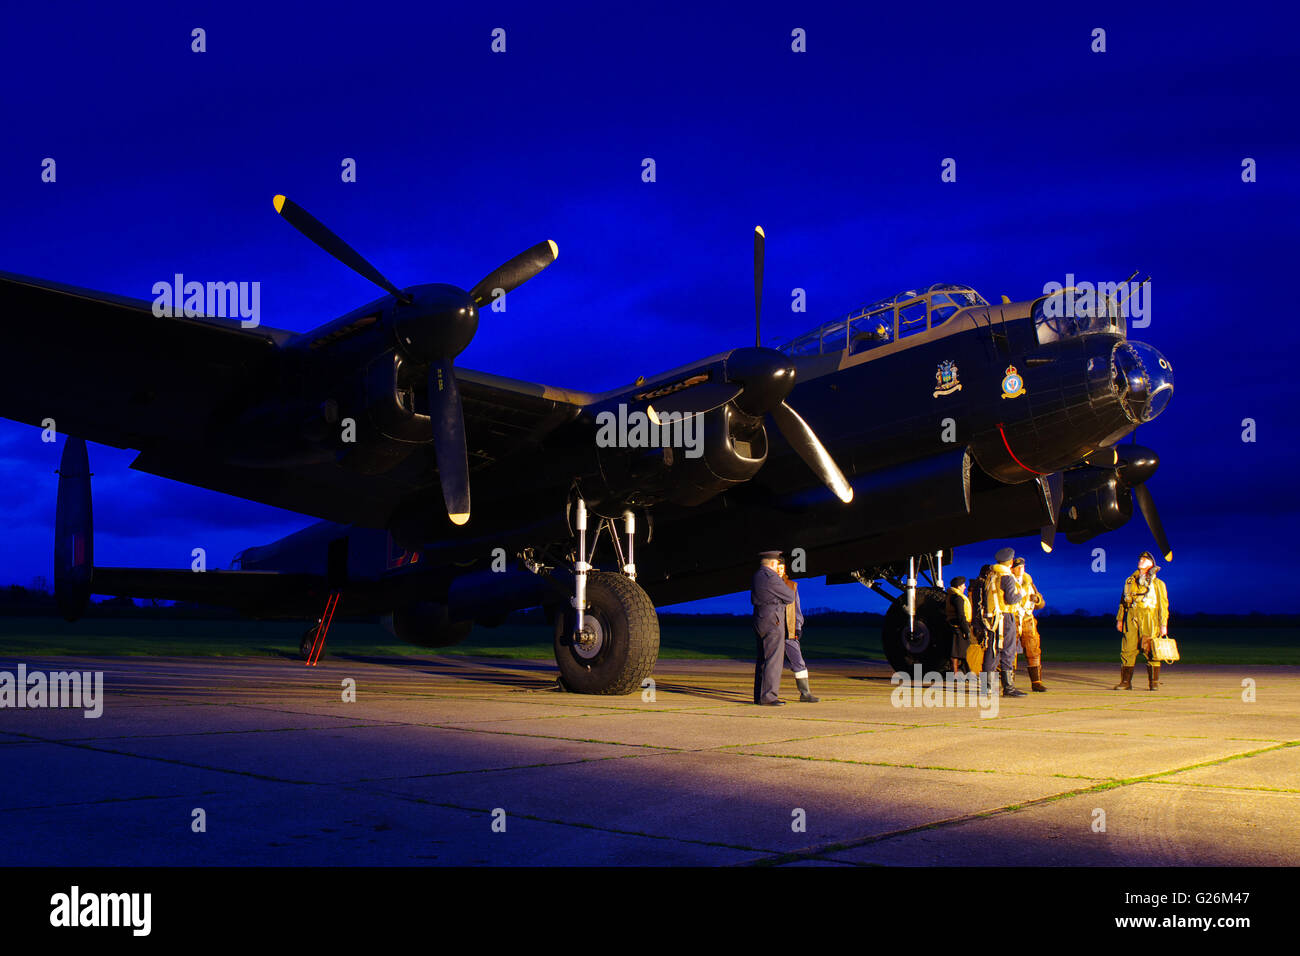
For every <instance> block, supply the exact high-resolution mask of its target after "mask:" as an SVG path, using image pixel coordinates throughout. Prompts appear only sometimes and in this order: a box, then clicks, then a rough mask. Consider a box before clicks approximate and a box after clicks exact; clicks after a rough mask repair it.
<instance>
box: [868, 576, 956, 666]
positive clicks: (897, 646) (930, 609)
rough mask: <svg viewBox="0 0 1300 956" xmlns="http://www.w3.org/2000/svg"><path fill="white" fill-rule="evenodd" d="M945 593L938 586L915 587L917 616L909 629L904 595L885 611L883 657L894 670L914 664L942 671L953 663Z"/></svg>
mask: <svg viewBox="0 0 1300 956" xmlns="http://www.w3.org/2000/svg"><path fill="white" fill-rule="evenodd" d="M944 600H945V599H944V593H943V591H941V590H939V588H917V589H916V617H915V622H914V627H913V629H912V631H911V632H909V631H908V629H907V605H906V604H905V603H904V599H900V600H899V601H898V603H896V604H893V605H891V606H890V608H889V610H888V611H887V612H886V613H885V626H884V628H883V629H882V636H883V638H884V645H885V657H886V658H887V659H888V660H889V663H890V666H891V667H893V668H894V670H896V671H906V672H907V673H909V674H910V673H911V672H912V668H913V667H915V666H916V665H917V664H920V665H921V671H922V672H926V671H938V672H939V673H944V672H946V671H947V670H948V668H949V667H950V666H951V664H952V659H951V656H950V655H951V653H952V638H951V636H950V633H951V632H950V630H949V628H948V619H947V617H945V615H944Z"/></svg>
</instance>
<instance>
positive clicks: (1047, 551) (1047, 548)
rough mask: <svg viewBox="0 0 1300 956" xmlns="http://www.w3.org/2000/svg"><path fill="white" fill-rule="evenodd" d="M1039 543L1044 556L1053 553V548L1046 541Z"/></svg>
mask: <svg viewBox="0 0 1300 956" xmlns="http://www.w3.org/2000/svg"><path fill="white" fill-rule="evenodd" d="M1038 543H1039V544H1040V545H1042V547H1043V554H1051V553H1052V546H1051V545H1050V544H1048V543H1047V542H1046V541H1040V542H1038Z"/></svg>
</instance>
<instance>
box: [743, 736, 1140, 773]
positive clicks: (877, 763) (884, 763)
mask: <svg viewBox="0 0 1300 956" xmlns="http://www.w3.org/2000/svg"><path fill="white" fill-rule="evenodd" d="M727 746H728V747H746V746H751V745H749V744H728V745H727ZM753 746H761V745H757V744H755V745H753ZM736 756H738V757H763V758H769V759H776V760H807V761H809V762H812V763H843V764H850V765H853V766H859V767H889V768H891V769H894V770H940V771H948V772H951V773H992V774H1000V775H1008V776H1017V777H1058V778H1061V779H1063V780H1097V781H1107V780H1113V779H1116V778H1114V777H1095V776H1092V775H1091V774H1086V773H1035V772H1034V771H1032V770H1008V769H1006V768H1004V767H987V768H985V767H944V766H940V765H938V764H934V765H930V764H917V763H893V762H891V761H888V760H850V759H849V758H847V757H810V756H807V755H804V754H769V753H755V752H753V751H739V752H737V753H736Z"/></svg>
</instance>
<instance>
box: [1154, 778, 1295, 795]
mask: <svg viewBox="0 0 1300 956" xmlns="http://www.w3.org/2000/svg"><path fill="white" fill-rule="evenodd" d="M1151 782H1152V783H1154V784H1158V785H1160V786H1162V787H1200V788H1202V789H1206V790H1226V791H1228V792H1232V791H1236V790H1245V791H1250V792H1258V793H1290V794H1297V795H1300V787H1261V786H1251V785H1248V784H1244V783H1243V784H1239V785H1236V784H1231V783H1200V782H1199V781H1196V780H1152V781H1151Z"/></svg>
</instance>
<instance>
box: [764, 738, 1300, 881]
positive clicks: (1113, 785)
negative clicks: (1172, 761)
mask: <svg viewBox="0 0 1300 956" xmlns="http://www.w3.org/2000/svg"><path fill="white" fill-rule="evenodd" d="M1297 744H1300V741H1297V742H1292V743H1285V744H1279V745H1277V746H1275V747H1263V748H1261V749H1259V750H1253V751H1248V752H1246V753H1240V754H1230V755H1229V756H1227V757H1220V758H1217V759H1215V760H1205V761H1201V762H1199V763H1194V764H1189V765H1187V766H1185V767H1175V768H1173V769H1170V770H1159V771H1155V772H1153V773H1149V774H1143V775H1140V776H1137V777H1127V778H1118V779H1114V780H1107V781H1103V782H1101V783H1098V784H1095V785H1093V786H1091V787H1080V788H1078V789H1075V790H1067V791H1063V792H1061V793H1055V794H1048V795H1047V796H1045V797H1036V798H1034V799H1032V800H1026V801H1023V802H1021V803H1016V804H1008V805H1006V806H1002V807H997V808H994V809H990V810H980V811H975V812H972V813H965V814H961V815H960V816H956V817H950V818H948V819H945V820H934V821H931V822H929V823H924V824H917V825H915V826H910V827H902V828H899V829H897V830H890V831H887V832H885V833H878V834H873V835H871V836H867V837H862V838H860V839H857V840H850V841H837V842H835V843H829V844H821V845H820V846H814V847H808V848H806V849H803V850H792V851H789V852H786V853H782V854H779V855H777V856H775V857H773V858H771V859H765V860H756V861H753V862H752V863H749V864H747V865H750V866H770V865H779V864H782V863H790V862H794V861H796V860H806V859H814V858H817V857H822V856H826V855H828V854H833V853H839V852H842V851H844V850H852V849H856V848H858V847H860V846H868V845H870V844H872V843H881V842H883V841H885V840H891V839H894V838H895V837H900V836H907V835H910V834H912V833H920V832H922V831H925V830H937V829H939V828H941V827H951V826H956V825H958V824H961V823H968V822H970V821H972V820H982V819H988V818H992V817H996V816H1005V815H1008V814H1013V813H1019V812H1020V811H1021V810H1028V809H1032V808H1034V807H1038V806H1042V805H1044V804H1048V803H1054V802H1056V801H1058V800H1065V799H1068V798H1070V797H1079V796H1086V795H1087V794H1089V793H1103V792H1106V791H1109V790H1118V789H1120V788H1122V787H1131V786H1134V785H1136V784H1141V783H1155V782H1160V781H1158V780H1157V778H1160V777H1167V776H1170V775H1172V774H1177V773H1184V772H1186V771H1188V770H1197V769H1200V768H1202V767H1212V766H1215V765H1216V764H1221V763H1227V762H1229V761H1232V760H1241V759H1243V758H1247V757H1254V756H1257V755H1259V754H1263V753H1270V752H1272V751H1275V750H1283V749H1286V748H1288V747H1294V746H1296V745H1297ZM990 772H992V773H997V772H999V771H990ZM846 862H850V863H851V862H854V861H851V860H850V861H846Z"/></svg>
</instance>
